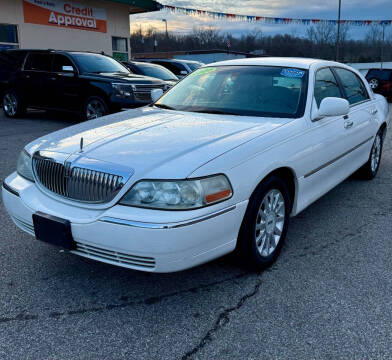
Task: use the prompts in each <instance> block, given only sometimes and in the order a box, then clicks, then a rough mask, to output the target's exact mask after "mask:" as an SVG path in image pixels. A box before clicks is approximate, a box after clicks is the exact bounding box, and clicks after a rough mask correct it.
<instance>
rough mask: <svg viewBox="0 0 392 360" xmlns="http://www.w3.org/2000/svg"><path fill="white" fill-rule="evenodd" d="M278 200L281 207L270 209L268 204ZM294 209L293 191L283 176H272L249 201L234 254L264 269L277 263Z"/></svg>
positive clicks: (243, 263) (241, 261)
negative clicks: (292, 209)
mask: <svg viewBox="0 0 392 360" xmlns="http://www.w3.org/2000/svg"><path fill="white" fill-rule="evenodd" d="M276 199H278V201H277V204H278V205H280V207H279V206H276V207H275V208H272V211H270V210H269V205H268V204H270V203H271V201H272V203H274V201H275V200H276ZM282 205H283V206H282ZM290 211H291V200H290V193H289V190H288V187H287V185H286V183H285V182H284V181H283V180H282V179H281V178H280V177H278V176H275V175H272V176H270V177H268V178H267V179H265V180H264V181H263V182H262V183H261V184H260V185H259V186H258V187H257V189H256V190H255V191H254V193H253V195H252V196H251V198H250V200H249V204H248V208H247V210H246V213H245V216H244V219H243V221H242V224H241V228H240V232H239V236H238V240H237V247H236V250H235V253H234V256H235V257H236V258H237V259H238V260H239V261H240V263H242V265H245V266H246V267H247V268H249V269H251V270H254V271H260V270H263V269H266V268H268V267H269V266H270V265H272V264H273V263H274V261H275V260H276V258H277V257H278V255H279V253H280V250H281V249H282V246H283V243H284V240H285V238H286V234H287V228H288V224H289V216H290ZM261 215H262V216H261ZM279 233H280V234H279ZM268 239H269V240H273V241H272V242H271V241H267V240H268Z"/></svg>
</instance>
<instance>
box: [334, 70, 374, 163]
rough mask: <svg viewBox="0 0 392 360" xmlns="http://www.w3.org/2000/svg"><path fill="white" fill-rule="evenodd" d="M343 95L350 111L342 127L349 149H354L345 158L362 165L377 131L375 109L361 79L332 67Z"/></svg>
mask: <svg viewBox="0 0 392 360" xmlns="http://www.w3.org/2000/svg"><path fill="white" fill-rule="evenodd" d="M333 71H334V73H335V74H336V76H337V78H338V81H339V83H340V85H341V88H342V91H343V93H344V97H345V98H346V99H347V100H348V102H349V103H350V112H349V114H348V116H347V118H346V119H345V122H344V128H345V133H346V135H347V136H346V141H347V144H348V145H349V149H356V148H358V150H357V151H355V152H354V151H353V153H352V156H350V157H347V160H349V161H351V162H354V163H356V164H358V166H360V165H362V164H363V163H364V162H366V160H367V158H368V156H369V153H370V147H371V145H372V141H371V140H372V139H373V137H374V135H375V134H376V132H377V128H376V127H375V126H376V122H375V121H372V120H375V117H376V113H377V109H376V107H375V105H374V104H373V102H372V100H371V98H370V95H369V93H368V91H367V89H366V86H365V84H364V83H363V81H362V79H361V78H360V77H359V76H358V75H357V74H355V73H354V72H353V71H350V70H348V69H345V68H339V67H334V68H333Z"/></svg>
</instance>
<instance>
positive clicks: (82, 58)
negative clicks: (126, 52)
mask: <svg viewBox="0 0 392 360" xmlns="http://www.w3.org/2000/svg"><path fill="white" fill-rule="evenodd" d="M72 57H73V58H74V59H75V61H76V62H77V64H78V65H79V68H80V71H81V72H89V73H97V74H99V73H115V72H117V73H118V72H121V73H127V74H129V71H128V69H127V68H125V67H124V66H122V65H121V64H120V63H119V62H117V61H116V60H114V59H112V58H110V57H108V56H104V55H99V54H87V53H86V54H83V53H77V54H75V53H74V54H72Z"/></svg>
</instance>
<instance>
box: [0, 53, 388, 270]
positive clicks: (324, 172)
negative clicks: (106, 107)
mask: <svg viewBox="0 0 392 360" xmlns="http://www.w3.org/2000/svg"><path fill="white" fill-rule="evenodd" d="M152 98H153V99H154V102H153V103H152V104H151V105H148V106H145V107H143V108H139V109H132V110H128V111H125V112H122V113H119V114H113V115H109V116H105V117H102V118H98V119H95V120H91V121H87V122H85V123H80V124H77V125H74V126H71V127H68V128H65V129H62V130H60V131H57V132H54V133H52V134H49V135H45V136H43V137H41V138H39V139H37V140H35V141H33V142H31V143H29V144H28V145H26V146H25V148H24V149H23V150H22V151H21V153H20V156H19V160H18V163H17V169H16V171H15V172H14V173H12V174H11V175H9V176H8V177H7V178H6V179H5V181H4V183H3V189H2V194H3V200H4V204H5V207H6V209H7V211H8V213H9V215H10V216H11V218H12V220H13V221H14V223H15V224H16V225H17V226H18V227H19V228H21V229H22V230H24V231H26V232H27V233H29V234H30V235H33V236H35V238H36V239H37V240H40V241H41V242H45V243H48V244H51V245H54V246H58V247H61V248H63V249H67V250H68V251H70V252H71V253H73V254H76V255H80V256H83V257H86V258H90V259H94V260H97V261H102V262H105V263H109V264H113V265H118V266H122V267H126V268H130V269H136V270H142V271H150V272H173V271H179V270H183V269H187V268H190V267H193V266H196V265H199V264H202V263H205V262H208V261H210V260H212V259H215V258H218V257H220V256H222V255H225V254H228V253H233V254H234V257H235V258H236V259H238V260H239V261H240V262H241V263H243V264H244V265H246V266H248V267H250V268H251V269H253V270H257V271H259V270H261V269H264V268H266V267H268V266H270V265H271V264H272V263H273V262H274V261H275V260H276V258H277V256H278V255H279V252H280V251H281V249H282V246H283V244H284V240H285V238H286V234H287V231H288V225H289V218H290V217H292V216H295V215H297V214H298V213H300V212H301V211H302V210H304V209H305V208H306V207H308V206H309V205H310V204H312V203H313V202H314V201H316V200H317V199H318V198H320V197H321V196H323V195H324V194H326V193H327V192H328V191H329V190H331V189H332V188H333V187H335V186H336V185H338V184H339V183H340V182H342V181H343V180H344V179H346V178H347V177H349V176H350V175H351V174H353V173H357V174H358V175H359V176H362V177H363V178H364V179H368V180H371V179H373V178H374V177H375V176H376V174H377V171H378V169H379V166H380V161H381V154H382V149H383V142H384V139H385V136H386V132H387V130H388V128H389V120H388V119H389V116H388V115H389V114H388V104H387V102H386V100H385V99H384V97H382V96H381V95H378V94H374V93H373V91H372V89H371V88H370V86H369V84H368V83H367V81H366V80H365V78H364V77H363V76H362V75H361V74H360V73H359V72H358V71H356V70H354V69H352V68H351V67H348V66H346V65H343V64H340V63H337V62H329V61H323V60H315V59H299V58H298V59H297V58H267V57H266V58H253V59H241V60H230V61H225V62H219V63H214V64H209V65H205V66H203V67H201V68H200V69H198V70H196V71H194V72H193V73H191V74H190V75H188V76H187V77H185V78H184V79H183V80H182V81H180V82H179V83H177V84H176V85H175V86H174V87H173V88H171V89H170V90H169V91H167V92H166V93H165V94H163V91H162V90H160V89H155V90H153V91H152ZM352 196H353V198H355V197H360V196H361V194H360V193H355V194H352ZM322 221H328V218H325V219H323V220H322ZM290 240H291V241H293V242H295V238H292V239H290ZM31 241H36V240H31ZM309 241H311V240H310V239H309ZM342 241H344V239H342ZM45 254H46V253H43V255H42V256H45Z"/></svg>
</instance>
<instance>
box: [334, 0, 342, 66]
mask: <svg viewBox="0 0 392 360" xmlns="http://www.w3.org/2000/svg"><path fill="white" fill-rule="evenodd" d="M341 11H342V0H339V10H338V34H337V37H336V53H335V60H336V61H339V45H340V15H341Z"/></svg>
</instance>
